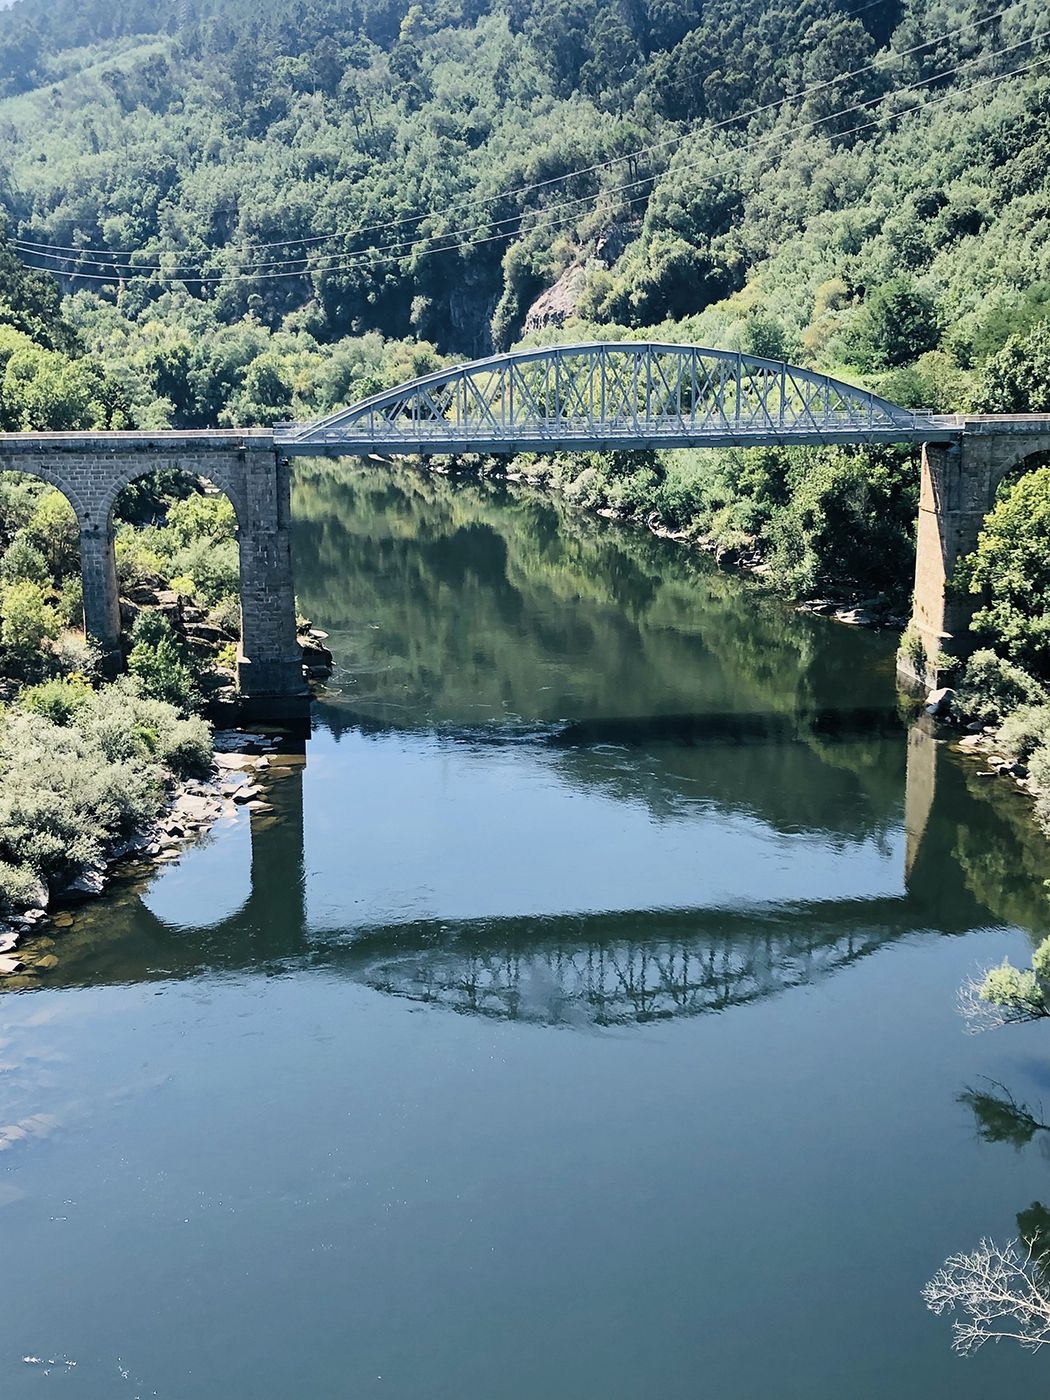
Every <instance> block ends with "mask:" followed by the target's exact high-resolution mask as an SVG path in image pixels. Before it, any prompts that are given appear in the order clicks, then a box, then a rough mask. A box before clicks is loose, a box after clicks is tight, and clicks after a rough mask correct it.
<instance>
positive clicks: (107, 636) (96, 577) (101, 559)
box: [80, 523, 120, 675]
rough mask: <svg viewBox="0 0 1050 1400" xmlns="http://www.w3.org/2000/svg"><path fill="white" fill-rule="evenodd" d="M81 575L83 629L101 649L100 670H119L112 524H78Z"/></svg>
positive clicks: (115, 571)
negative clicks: (82, 586) (101, 666)
mask: <svg viewBox="0 0 1050 1400" xmlns="http://www.w3.org/2000/svg"><path fill="white" fill-rule="evenodd" d="M80 576H81V579H82V581H83V585H84V630H85V632H86V633H87V634H88V636H89V637H91V638H93V639H94V641H95V642H97V643H98V645H99V647H100V648H101V650H102V664H103V669H104V670H105V671H106V673H107V674H110V675H112V674H115V673H116V672H117V671H118V670H119V669H120V593H119V591H118V588H117V561H116V554H115V552H114V547H113V526H112V524H109V523H103V524H98V523H93V524H90V525H84V524H82V525H81V527H80Z"/></svg>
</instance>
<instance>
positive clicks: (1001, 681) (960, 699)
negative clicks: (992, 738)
mask: <svg viewBox="0 0 1050 1400" xmlns="http://www.w3.org/2000/svg"><path fill="white" fill-rule="evenodd" d="M955 698H956V704H957V705H958V707H959V709H960V711H961V712H962V713H963V714H965V715H968V716H969V717H970V718H971V719H974V720H980V721H981V723H982V724H991V723H993V722H994V721H995V720H999V719H1002V718H1004V717H1005V716H1007V715H1010V714H1012V713H1013V712H1014V711H1015V710H1018V709H1020V708H1021V707H1022V706H1043V705H1045V704H1047V703H1048V701H1050V697H1048V695H1047V692H1046V691H1045V690H1044V688H1043V687H1042V686H1041V685H1040V684H1039V682H1038V681H1037V680H1035V679H1034V677H1032V676H1030V675H1029V674H1028V672H1027V671H1022V670H1021V668H1020V666H1015V665H1014V663H1013V662H1012V661H1005V660H1004V659H1003V658H1002V657H1001V656H996V654H995V652H994V651H991V650H988V649H986V650H983V651H975V652H974V654H973V655H972V656H971V657H970V659H969V660H968V661H967V663H966V666H965V667H964V669H963V673H962V676H961V677H960V679H959V684H958V686H957V688H956V695H955Z"/></svg>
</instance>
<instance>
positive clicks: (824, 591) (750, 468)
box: [414, 449, 917, 632]
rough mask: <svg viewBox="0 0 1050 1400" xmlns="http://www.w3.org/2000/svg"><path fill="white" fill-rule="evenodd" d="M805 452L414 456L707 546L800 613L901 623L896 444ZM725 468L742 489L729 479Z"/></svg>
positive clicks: (908, 564) (908, 567)
mask: <svg viewBox="0 0 1050 1400" xmlns="http://www.w3.org/2000/svg"><path fill="white" fill-rule="evenodd" d="M813 455H814V454H813V453H812V452H811V453H810V454H809V456H808V458H806V457H801V456H800V454H799V452H798V450H797V449H791V450H775V449H774V450H763V451H758V450H753V451H740V450H730V451H729V452H727V453H713V452H706V451H697V452H695V453H688V454H686V453H680V452H679V453H667V454H663V457H664V458H666V459H667V460H666V461H665V460H663V458H658V457H657V456H656V455H655V454H652V453H620V454H609V453H588V454H582V455H574V456H572V457H558V458H545V457H533V456H524V457H523V456H520V455H519V456H518V457H516V458H512V459H510V462H508V461H507V460H505V459H503V458H492V457H458V458H455V459H453V460H452V461H450V460H449V459H436V458H430V459H427V458H416V459H414V461H415V463H416V465H417V466H418V467H419V468H420V469H421V470H424V471H428V472H433V473H435V474H437V475H443V476H452V477H455V476H460V475H465V476H473V477H477V478H485V479H490V480H497V481H505V482H509V483H511V484H512V485H520V486H527V487H530V488H533V489H535V490H538V491H541V492H545V493H549V494H552V495H556V496H557V497H558V498H559V499H561V500H563V501H565V502H566V503H567V504H569V505H571V506H573V507H575V508H578V509H580V510H583V511H586V512H588V513H589V514H592V515H597V516H600V517H602V518H603V519H607V520H615V521H617V522H619V523H620V524H624V525H629V526H631V527H633V528H638V529H644V530H647V531H648V532H649V533H651V534H653V535H656V536H657V537H658V538H660V539H670V540H673V541H675V542H676V543H679V544H681V545H683V546H684V547H685V548H688V549H694V550H697V551H698V552H700V553H703V554H707V555H710V556H712V557H713V558H714V560H715V562H716V564H717V565H718V567H719V568H720V569H724V570H727V571H736V572H741V573H746V574H749V575H751V576H752V577H754V578H756V579H759V580H761V581H763V582H765V583H767V584H768V585H769V587H770V588H771V589H772V590H774V591H776V592H778V593H780V594H781V595H782V596H784V597H786V598H787V599H789V600H790V601H791V602H792V604H793V606H795V607H796V608H797V609H798V610H799V611H800V612H805V613H811V614H813V615H816V616H821V617H830V618H832V619H833V620H834V621H836V622H841V623H845V624H848V625H852V626H864V627H874V628H892V629H895V630H897V631H900V632H903V630H904V629H905V627H906V626H907V622H908V600H909V599H910V596H911V586H912V576H913V573H914V549H913V546H912V545H911V542H910V536H909V533H908V532H909V530H910V524H909V523H908V521H909V515H910V513H912V512H913V511H914V509H915V500H914V496H915V483H914V481H912V480H911V479H910V477H909V475H908V472H907V470H906V469H904V468H903V454H901V453H894V454H887V453H884V452H881V453H878V454H875V453H872V454H869V455H868V457H865V455H864V454H862V453H858V452H847V451H843V450H841V449H827V450H822V452H821V453H820V454H819V457H818V459H817V460H816V461H814V460H813ZM727 457H731V458H733V459H734V460H733V461H732V462H729V463H727V462H726V461H725V460H724V459H725V458H727ZM887 458H891V459H892V460H891V461H889V462H887V460H886V459H887ZM621 463H625V464H626V465H623V466H621V465H620V464H621ZM517 464H521V465H517ZM727 465H728V467H729V468H730V471H729V472H727V470H726V468H727ZM733 471H736V472H738V473H739V478H740V481H742V482H743V483H745V485H744V487H743V488H738V487H737V485H736V484H734V483H733V482H732V480H731V474H732V472H733ZM869 478H870V479H869ZM916 480H917V474H916ZM844 541H846V542H848V544H849V545H851V546H852V548H849V547H846V546H845V545H844Z"/></svg>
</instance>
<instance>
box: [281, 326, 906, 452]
mask: <svg viewBox="0 0 1050 1400" xmlns="http://www.w3.org/2000/svg"><path fill="white" fill-rule="evenodd" d="M275 435H276V437H277V439H278V442H279V445H280V446H281V448H282V449H283V450H284V451H286V452H288V453H290V454H309V453H316V452H328V453H336V452H346V453H356V452H368V451H385V452H393V453H398V452H403V453H415V452H431V453H442V452H471V451H474V452H495V453H509V452H515V451H535V450H540V451H542V450H544V449H545V448H550V449H558V448H572V447H576V448H580V449H592V450H593V449H601V448H619V449H625V450H626V449H637V448H649V447H683V446H729V445H743V446H747V445H753V446H761V445H763V444H773V443H782V442H798V443H821V442H835V443H864V442H876V441H891V442H906V441H916V440H921V439H923V438H925V437H928V436H929V420H928V418H927V417H926V416H924V415H922V414H918V413H913V412H910V411H909V410H907V409H903V408H899V407H897V406H896V405H895V404H892V403H889V402H887V400H885V399H881V398H879V397H878V396H877V395H875V394H872V393H869V392H868V391H867V390H864V389H859V388H857V387H856V386H854V385H851V384H845V383H843V382H841V381H840V380H837V379H832V378H831V377H830V376H828V375H824V374H817V373H814V372H813V371H812V370H805V369H800V368H798V367H797V366H794V365H788V364H782V363H780V362H779V361H776V360H765V359H760V358H756V357H755V356H752V355H745V354H743V353H739V352H734V351H726V350H710V349H704V348H703V347H701V346H696V345H665V344H647V343H640V342H639V343H635V342H625V343H618V344H601V343H598V344H590V345H559V346H551V347H547V348H545V349H542V350H522V351H514V352H512V353H509V354H506V355H495V356H492V357H491V358H489V359H485V360H475V361H473V362H472V363H470V364H465V365H457V366H455V367H454V368H451V369H445V370H439V371H438V372H436V373H434V374H429V375H425V376H424V377H422V378H420V379H415V380H412V381H411V382H409V383H407V384H402V385H400V386H399V387H398V388H396V389H390V390H387V391H385V392H383V393H381V394H375V395H373V396H372V397H371V398H368V399H365V400H363V401H362V402H361V403H358V404H354V405H353V406H352V407H350V408H346V409H342V410H341V411H340V412H338V413H334V414H332V415H331V416H330V417H328V418H324V419H321V420H320V421H319V422H316V423H311V424H305V425H295V424H293V425H288V426H285V427H283V428H279V429H278V430H277V431H276V434H275Z"/></svg>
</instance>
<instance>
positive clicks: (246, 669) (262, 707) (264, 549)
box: [237, 453, 309, 714]
mask: <svg viewBox="0 0 1050 1400" xmlns="http://www.w3.org/2000/svg"><path fill="white" fill-rule="evenodd" d="M267 456H268V460H270V461H272V464H273V465H272V470H266V471H260V470H259V468H258V465H255V466H254V469H253V470H252V471H250V472H247V473H246V474H245V478H244V499H243V502H242V505H241V518H240V521H239V539H240V559H241V650H240V655H239V657H238V665H237V672H238V680H239V682H240V688H241V692H242V694H243V695H244V696H245V697H247V699H248V700H249V701H250V702H251V703H252V705H253V707H254V708H255V709H257V710H258V711H259V712H260V713H263V712H268V713H271V714H272V713H274V708H275V704H276V705H278V706H281V705H282V704H283V705H285V706H286V707H287V708H288V709H289V711H290V712H298V711H299V710H301V709H302V708H303V707H304V705H305V704H306V702H307V700H308V696H309V691H308V689H307V685H306V682H305V681H304V679H303V666H302V656H301V654H300V651H299V643H298V641H297V637H296V626H295V587H294V583H293V579H292V543H291V533H290V517H291V483H290V478H289V471H288V463H287V461H286V460H285V459H284V458H282V457H281V456H279V455H278V454H276V453H274V454H272V455H271V454H267Z"/></svg>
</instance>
